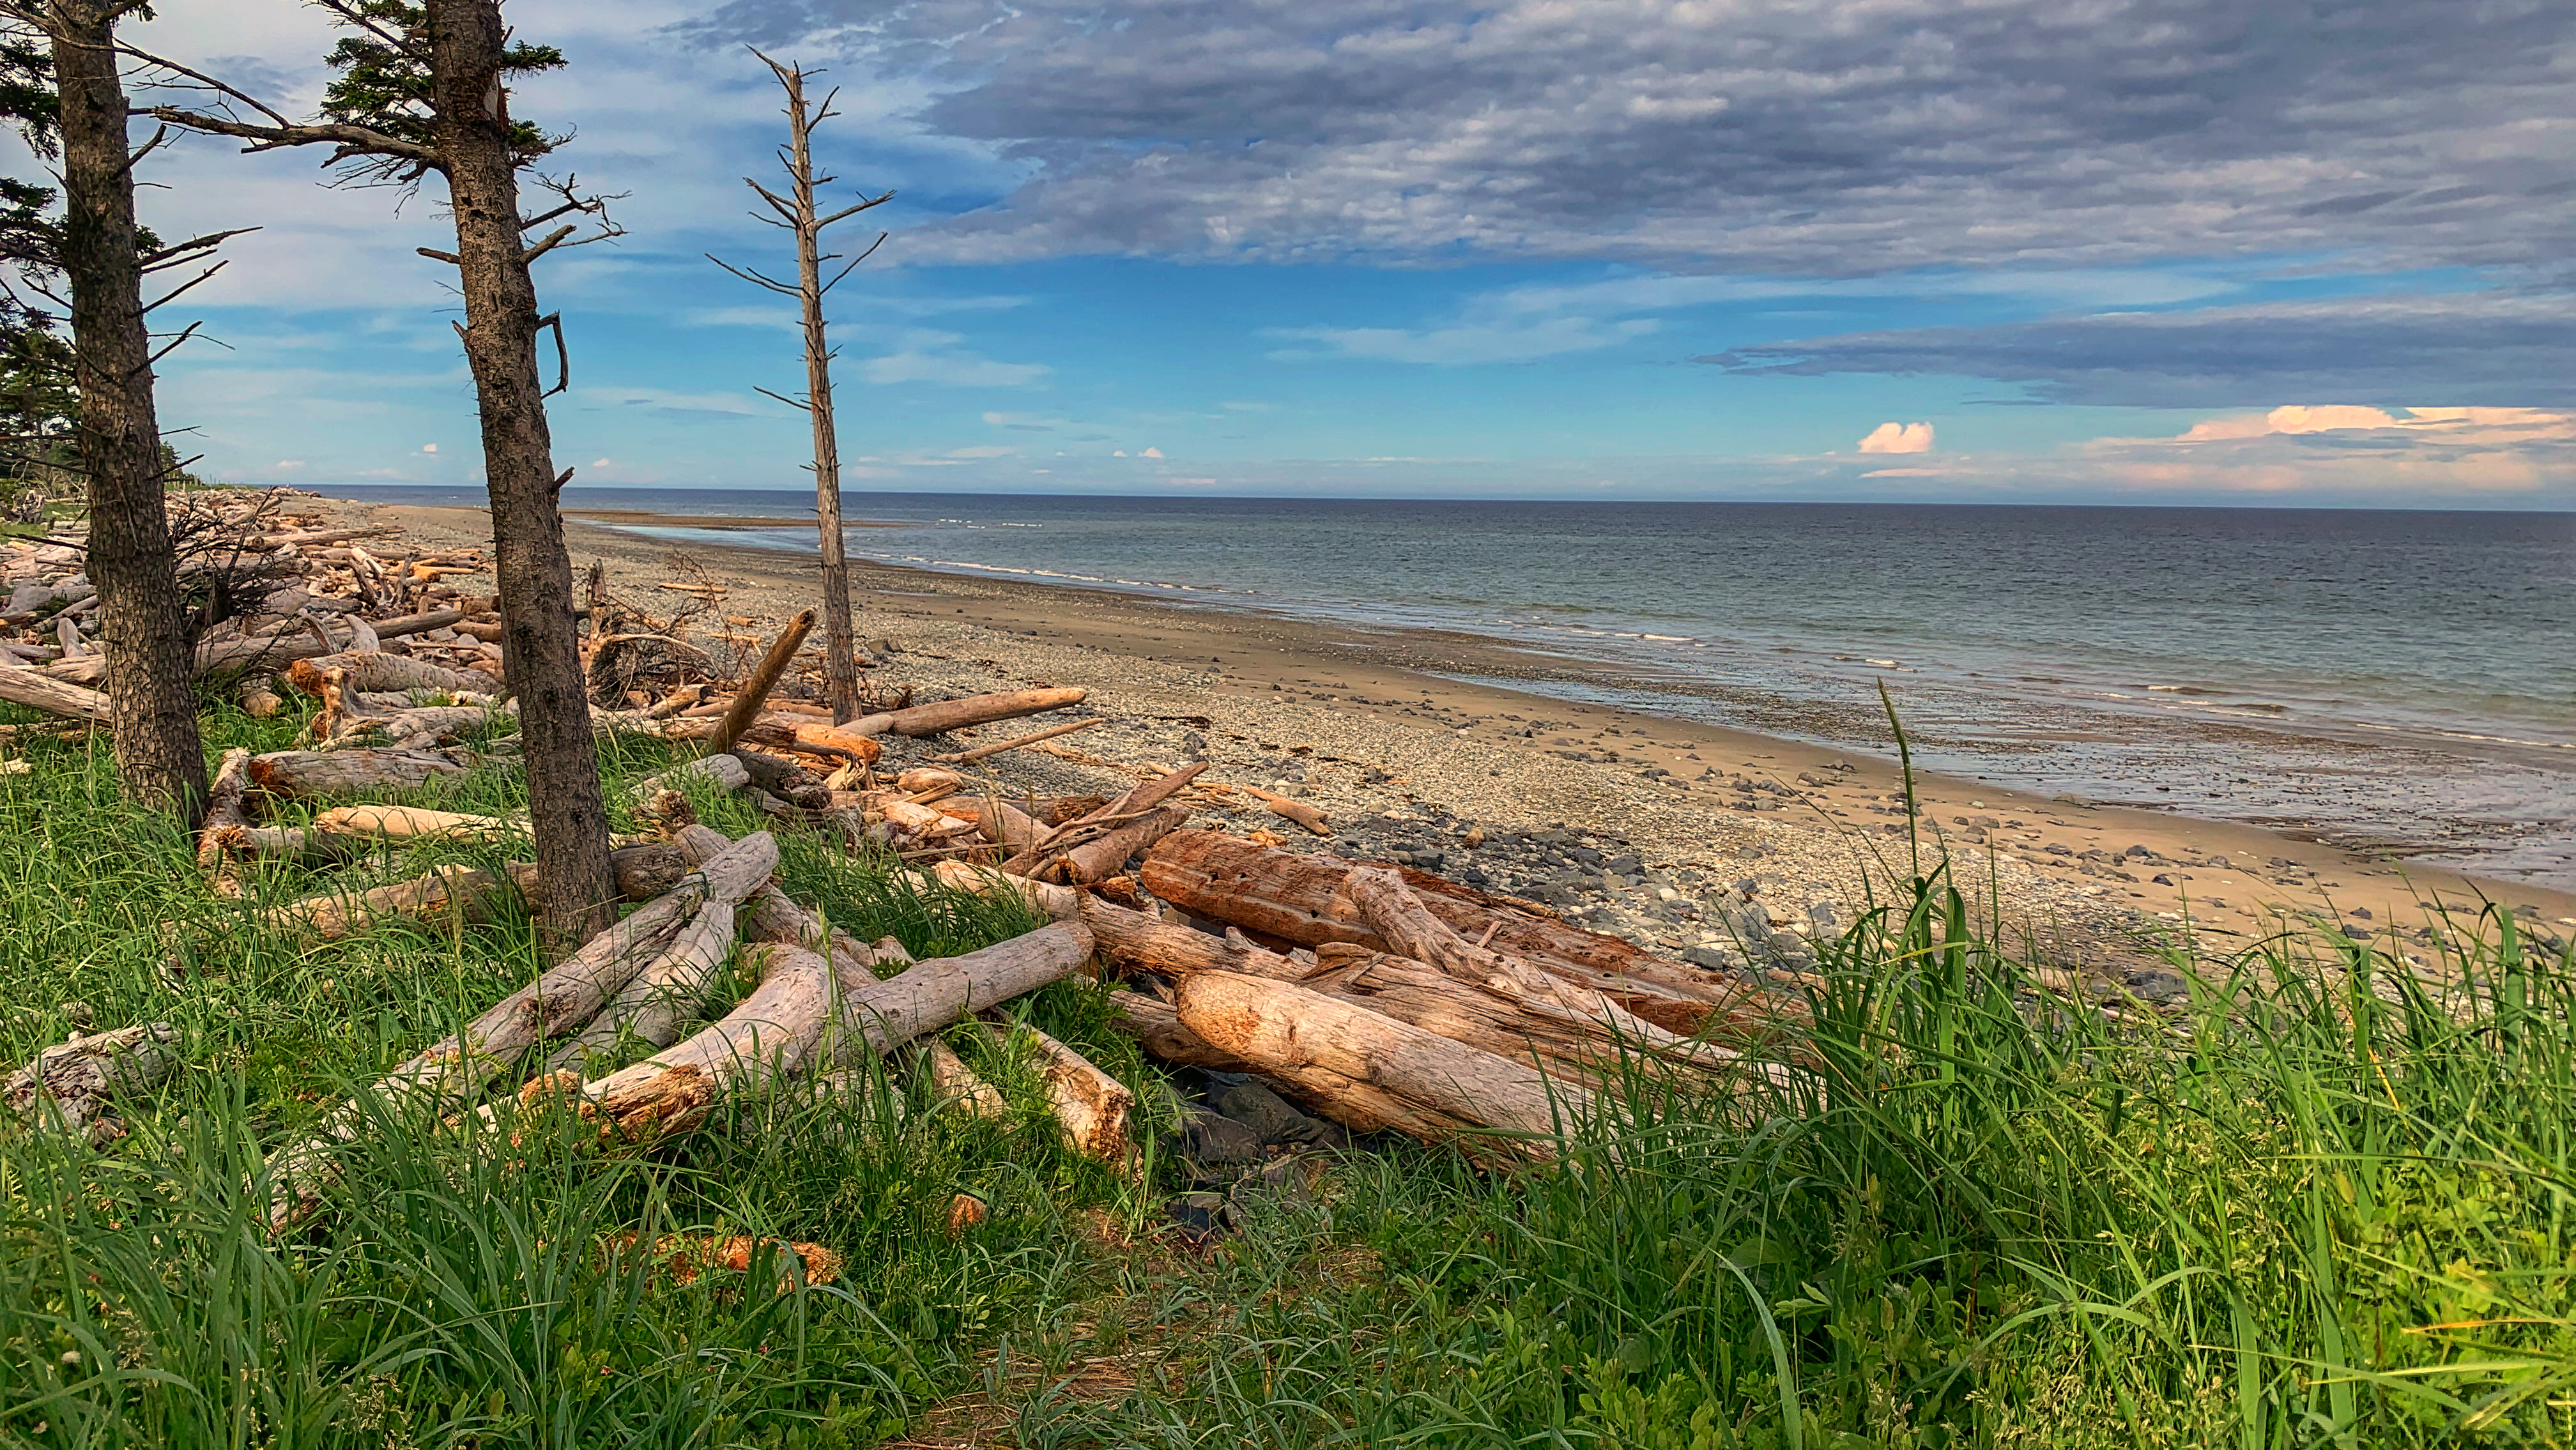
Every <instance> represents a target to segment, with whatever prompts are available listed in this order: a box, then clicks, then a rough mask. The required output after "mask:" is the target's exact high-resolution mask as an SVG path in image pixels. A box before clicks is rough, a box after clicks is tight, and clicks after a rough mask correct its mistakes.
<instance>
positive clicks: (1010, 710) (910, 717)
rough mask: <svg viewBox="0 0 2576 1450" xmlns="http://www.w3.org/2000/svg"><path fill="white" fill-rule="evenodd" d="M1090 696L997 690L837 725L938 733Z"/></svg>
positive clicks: (867, 731) (850, 729)
mask: <svg viewBox="0 0 2576 1450" xmlns="http://www.w3.org/2000/svg"><path fill="white" fill-rule="evenodd" d="M1090 697H1091V692H1090V691H1088V690H1079V689H1064V690H1000V691H996V692H994V693H993V694H989V695H968V696H967V697H965V698H964V699H962V700H941V701H939V702H938V703H936V704H931V705H914V706H911V707H909V708H907V709H902V710H887V711H882V712H880V713H878V714H874V715H862V716H860V717H859V718H858V719H856V720H853V721H851V722H850V723H848V724H846V725H844V726H842V727H841V729H842V730H843V731H844V732H846V733H848V734H851V735H905V736H922V735H942V734H946V733H947V732H948V731H951V730H962V729H964V728H966V727H967V726H969V725H989V724H992V723H993V722H995V721H998V720H1016V719H1019V718H1020V717H1021V716H1023V715H1042V714H1044V713H1046V712H1047V711H1049V710H1062V709H1064V708H1066V707H1068V706H1072V705H1079V704H1081V703H1082V702H1083V701H1084V700H1086V699H1089V698H1090Z"/></svg>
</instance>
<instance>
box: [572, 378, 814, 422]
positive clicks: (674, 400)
mask: <svg viewBox="0 0 2576 1450" xmlns="http://www.w3.org/2000/svg"><path fill="white" fill-rule="evenodd" d="M572 396H573V398H574V399H575V400H576V403H577V405H578V406H579V407H580V408H581V410H583V411H586V412H598V411H604V410H607V409H612V408H614V409H626V408H634V409H637V410H639V411H640V412H641V413H643V414H644V415H645V416H647V417H653V418H670V419H675V420H680V421H697V422H703V421H706V420H708V419H717V418H765V417H768V416H770V415H771V414H773V413H776V412H777V411H778V410H779V405H777V404H774V403H770V402H767V401H765V400H763V399H761V398H757V397H753V396H751V395H749V394H745V393H689V392H680V391H676V390H674V389H671V388H653V387H642V386H634V385H622V384H609V383H601V384H597V385H595V386H588V387H577V388H575V389H573V390H572Z"/></svg>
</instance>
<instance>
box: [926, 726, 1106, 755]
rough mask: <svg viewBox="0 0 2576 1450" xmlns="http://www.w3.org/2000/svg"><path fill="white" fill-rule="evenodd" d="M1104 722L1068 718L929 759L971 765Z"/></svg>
mask: <svg viewBox="0 0 2576 1450" xmlns="http://www.w3.org/2000/svg"><path fill="white" fill-rule="evenodd" d="M1106 723H1108V722H1107V721H1106V720H1105V719H1103V718H1102V717H1100V716H1097V715H1095V716H1093V717H1092V718H1090V719H1088V720H1068V721H1066V722H1065V723H1063V724H1062V725H1050V726H1048V727H1047V728H1045V729H1044V730H1034V731H1031V732H1030V733H1028V734H1026V735H1023V736H1021V737H1019V738H1018V739H1016V740H1000V741H995V742H994V743H993V744H991V745H978V746H976V747H975V748H974V749H972V750H960V751H956V752H954V753H952V754H948V755H934V756H932V757H930V759H931V761H932V763H933V764H937V765H972V764H974V763H975V762H976V761H979V760H989V759H991V758H992V757H994V756H996V755H999V754H1001V753H1002V752H1004V751H1006V750H1019V749H1023V748H1025V747H1027V746H1031V745H1036V744H1038V743H1040V742H1041V741H1047V740H1053V739H1055V738H1056V737H1057V736H1059V735H1071V734H1072V733H1073V732H1075V731H1076V730H1088V729H1090V728H1091V727H1092V726H1094V725H1102V724H1106Z"/></svg>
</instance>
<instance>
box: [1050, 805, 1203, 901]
mask: <svg viewBox="0 0 2576 1450" xmlns="http://www.w3.org/2000/svg"><path fill="white" fill-rule="evenodd" d="M1189 820H1190V813H1189V812H1188V811H1187V810H1184V809H1182V808H1181V807H1179V806H1166V807H1164V808H1163V809H1161V810H1158V811H1149V812H1147V813H1146V814H1145V815H1144V816H1142V817H1140V818H1139V819H1137V820H1133V821H1129V822H1128V823H1127V824H1125V825H1123V826H1120V827H1118V828H1117V829H1116V830H1113V831H1111V832H1109V833H1108V834H1107V835H1105V836H1102V837H1101V838H1100V839H1098V840H1096V841H1087V842H1085V843H1083V844H1082V845H1079V846H1074V847H1072V848H1070V849H1068V850H1065V851H1062V852H1059V853H1055V854H1052V855H1050V856H1048V857H1047V859H1046V860H1045V861H1044V862H1042V863H1040V865H1039V866H1038V869H1037V870H1036V871H1035V872H1034V873H1032V874H1034V875H1036V876H1039V877H1041V878H1044V877H1047V876H1050V875H1052V876H1055V877H1057V878H1059V879H1062V880H1065V881H1070V882H1074V883H1077V884H1086V885H1087V884H1089V883H1091V882H1094V881H1104V880H1107V879H1108V878H1109V877H1112V876H1115V875H1117V874H1118V872H1119V869H1120V868H1121V867H1123V866H1125V865H1126V864H1127V861H1128V858H1129V857H1131V856H1134V855H1135V854H1136V853H1137V852H1139V851H1142V850H1145V849H1147V848H1149V847H1151V846H1152V845H1153V844H1154V843H1155V842H1156V841H1159V840H1161V839H1162V838H1163V837H1165V836H1168V835H1170V834H1171V833H1172V832H1174V831H1177V830H1179V829H1180V828H1181V827H1183V826H1185V825H1188V824H1189Z"/></svg>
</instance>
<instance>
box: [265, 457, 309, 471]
mask: <svg viewBox="0 0 2576 1450" xmlns="http://www.w3.org/2000/svg"><path fill="white" fill-rule="evenodd" d="M303 466H304V460H303V459H301V458H281V459H279V460H277V461H276V462H275V463H272V464H270V465H269V470H270V471H271V472H273V473H293V472H294V471H295V470H297V469H299V468H302V467H303Z"/></svg>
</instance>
